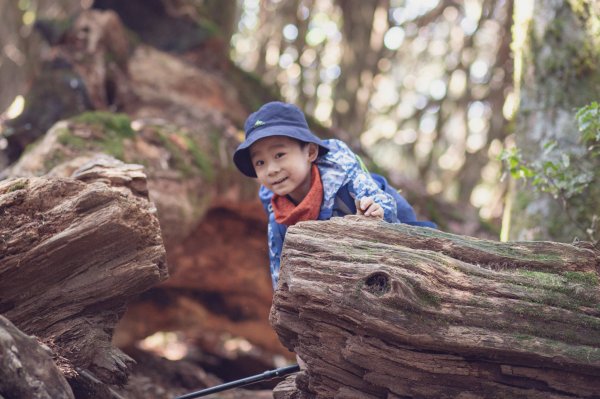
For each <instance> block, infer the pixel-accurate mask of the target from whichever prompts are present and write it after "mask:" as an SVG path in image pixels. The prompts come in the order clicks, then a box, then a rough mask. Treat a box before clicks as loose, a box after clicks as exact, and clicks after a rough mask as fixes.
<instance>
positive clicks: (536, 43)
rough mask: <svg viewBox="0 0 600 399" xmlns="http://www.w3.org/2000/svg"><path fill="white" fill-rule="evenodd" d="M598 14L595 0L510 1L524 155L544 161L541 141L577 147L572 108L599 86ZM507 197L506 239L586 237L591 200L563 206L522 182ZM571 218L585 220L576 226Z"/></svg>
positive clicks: (599, 208) (594, 209)
mask: <svg viewBox="0 0 600 399" xmlns="http://www.w3.org/2000/svg"><path fill="white" fill-rule="evenodd" d="M598 18H600V8H599V6H598V3H597V2H574V1H548V0H536V1H533V2H529V3H527V4H525V3H524V4H523V6H521V7H516V8H515V27H514V32H515V39H514V43H513V48H515V53H516V54H515V86H516V88H517V94H518V97H519V99H520V103H519V109H518V114H517V118H516V130H515V133H516V140H517V145H518V147H519V148H521V149H522V151H523V155H524V157H525V158H526V159H528V160H530V161H532V160H540V161H542V162H544V161H545V160H547V159H548V155H547V152H546V151H545V150H544V145H545V144H546V143H548V142H550V141H553V140H555V141H556V142H557V143H558V145H557V148H560V149H561V151H562V152H565V153H566V152H572V153H581V152H583V151H585V149H584V147H583V146H582V145H581V143H580V142H579V141H578V136H579V135H578V133H577V125H576V122H575V112H576V111H577V109H578V108H580V107H582V106H584V105H586V104H588V103H590V102H591V101H595V100H597V99H598V93H599V92H600V68H598V66H597V60H598V57H599V56H600V44H599V43H598V33H597V21H598ZM596 185H597V183H596ZM592 195H597V193H596V194H594V193H590V194H589V196H590V197H591V196H592ZM511 197H512V201H510V202H509V204H512V205H511V206H512V209H511V207H510V206H509V207H508V208H507V212H510V215H511V219H512V220H511V222H510V229H509V234H506V233H504V235H508V236H509V237H510V238H512V239H527V240H531V239H551V240H558V241H566V242H571V241H573V239H574V238H575V237H579V238H582V237H586V233H585V228H586V227H587V226H589V225H590V224H591V223H592V222H591V220H592V217H593V216H592V215H594V214H595V215H598V214H600V203H599V202H598V201H594V202H592V203H591V204H587V206H585V207H584V208H583V209H566V211H565V209H564V208H562V207H561V204H560V203H559V201H556V200H555V199H553V198H552V197H551V196H550V195H549V194H545V193H540V192H539V191H535V190H531V189H529V188H527V187H523V188H522V189H520V190H519V189H517V190H514V192H513V193H512V196H511ZM534 204H535V205H534ZM575 214H578V216H576V217H574V215H575ZM569 215H570V217H569ZM586 215H587V216H586ZM576 219H579V221H580V222H581V220H582V219H583V220H585V219H587V220H588V223H587V225H586V226H584V228H581V227H580V226H578V223H577V221H576ZM506 229H508V225H506V224H505V231H506Z"/></svg>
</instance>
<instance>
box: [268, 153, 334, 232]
mask: <svg viewBox="0 0 600 399" xmlns="http://www.w3.org/2000/svg"><path fill="white" fill-rule="evenodd" d="M322 202H323V183H321V175H320V174H319V168H317V165H315V164H313V165H312V169H311V171H310V189H309V190H308V194H306V197H304V199H303V200H302V201H300V203H299V204H298V205H296V204H294V203H293V202H292V201H291V200H290V199H289V198H288V197H287V196H283V197H281V196H279V195H277V194H273V198H271V205H272V206H273V212H274V213H275V221H276V222H277V223H280V224H285V225H286V226H292V225H294V224H296V223H298V222H302V221H305V220H317V217H318V216H319V211H320V210H321V203H322Z"/></svg>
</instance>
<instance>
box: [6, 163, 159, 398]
mask: <svg viewBox="0 0 600 399" xmlns="http://www.w3.org/2000/svg"><path fill="white" fill-rule="evenodd" d="M146 194H147V191H146V189H145V176H144V174H143V172H142V167H141V166H139V165H126V164H123V163H122V162H119V161H116V160H114V159H111V158H108V157H107V158H101V159H96V160H93V161H91V162H90V163H88V164H87V165H84V166H83V167H82V168H81V169H80V170H78V171H77V172H76V173H75V174H74V178H43V177H40V178H35V177H32V178H19V179H11V180H6V181H3V182H0V220H1V221H2V222H1V223H0V313H2V314H3V315H4V316H6V317H7V318H8V319H9V320H11V321H12V322H13V323H14V324H15V325H16V326H17V327H18V328H19V329H20V330H22V331H24V332H25V333H27V334H35V335H36V336H38V337H40V339H42V340H43V341H44V342H48V343H51V345H52V349H53V350H54V351H55V353H56V355H58V356H62V357H64V358H65V359H67V361H68V364H67V368H69V369H70V370H69V372H66V371H63V372H65V374H70V375H72V376H73V378H72V379H70V382H71V384H72V386H73V387H74V389H77V388H79V389H83V390H87V389H88V388H85V387H88V386H95V388H93V389H94V390H97V392H101V390H98V389H99V388H98V387H99V386H101V385H105V384H109V385H111V384H123V383H124V382H125V381H126V379H127V374H128V373H129V367H130V365H131V363H132V360H131V359H130V358H129V357H128V356H127V355H125V354H124V353H122V352H121V351H120V350H118V349H116V348H114V347H113V346H112V345H111V336H112V331H113V329H114V326H115V324H116V323H117V321H118V320H119V318H120V317H121V315H122V313H123V312H124V311H125V305H126V303H127V302H128V301H129V300H130V299H131V298H133V297H135V296H137V295H138V294H139V293H141V292H143V291H145V290H147V289H148V288H150V287H151V286H153V285H155V284H157V283H159V282H160V281H162V280H164V279H166V278H167V268H166V262H165V251H164V246H163V242H162V238H161V234H160V228H159V224H158V219H157V217H156V209H155V208H154V206H153V205H152V203H150V202H149V201H148V198H147V196H146ZM82 386H83V387H84V388H82ZM90 389H91V388H90ZM102 389H103V390H106V389H108V388H105V387H104V388H102ZM78 397H83V396H80V395H78ZM90 397H93V396H90Z"/></svg>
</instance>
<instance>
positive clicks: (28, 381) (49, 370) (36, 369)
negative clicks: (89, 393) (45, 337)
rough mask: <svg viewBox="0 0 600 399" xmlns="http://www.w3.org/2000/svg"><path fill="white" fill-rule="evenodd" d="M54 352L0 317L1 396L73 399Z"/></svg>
mask: <svg viewBox="0 0 600 399" xmlns="http://www.w3.org/2000/svg"><path fill="white" fill-rule="evenodd" d="M51 355H52V351H51V350H50V349H49V348H48V347H47V346H43V345H41V344H40V342H39V341H38V340H37V339H35V337H31V336H28V335H26V334H23V332H22V331H20V330H19V329H18V328H17V327H15V326H14V325H13V324H12V323H11V322H10V320H8V319H7V318H6V317H2V316H0V397H7V398H38V399H73V398H74V396H73V391H72V390H71V388H70V387H69V384H68V383H67V380H65V377H64V376H63V375H62V373H61V372H60V371H59V370H58V368H57V367H56V365H55V364H54V362H53V361H52V357H51Z"/></svg>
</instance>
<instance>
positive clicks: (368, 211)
mask: <svg viewBox="0 0 600 399" xmlns="http://www.w3.org/2000/svg"><path fill="white" fill-rule="evenodd" d="M356 214H357V215H365V216H368V217H374V218H379V219H383V208H382V207H381V205H379V204H378V203H377V202H375V201H373V198H371V197H363V198H361V199H360V200H356Z"/></svg>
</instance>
